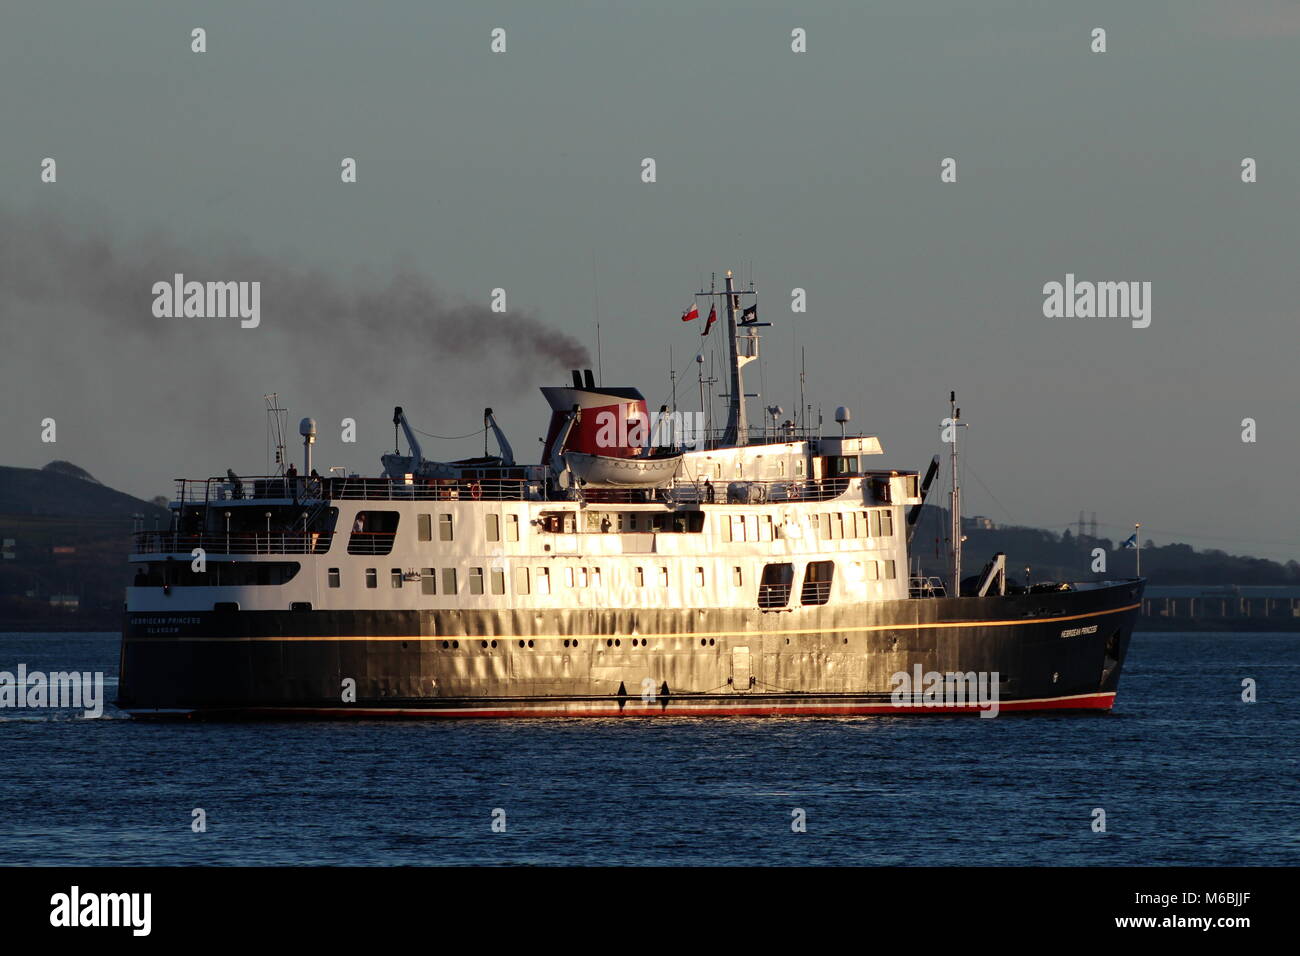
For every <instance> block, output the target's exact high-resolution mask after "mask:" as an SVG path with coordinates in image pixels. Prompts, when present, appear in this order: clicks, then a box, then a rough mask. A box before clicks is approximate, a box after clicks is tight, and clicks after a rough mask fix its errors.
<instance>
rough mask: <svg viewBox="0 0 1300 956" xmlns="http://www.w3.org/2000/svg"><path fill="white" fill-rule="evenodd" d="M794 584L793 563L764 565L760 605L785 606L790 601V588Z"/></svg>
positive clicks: (769, 606)
mask: <svg viewBox="0 0 1300 956" xmlns="http://www.w3.org/2000/svg"><path fill="white" fill-rule="evenodd" d="M793 584H794V565H793V564H768V565H764V567H763V577H762V579H761V580H760V581H759V583H758V606H759V607H762V608H776V607H785V606H786V605H787V604H789V603H790V588H791V587H792V586H793Z"/></svg>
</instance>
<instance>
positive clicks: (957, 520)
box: [948, 391, 966, 597]
mask: <svg viewBox="0 0 1300 956" xmlns="http://www.w3.org/2000/svg"><path fill="white" fill-rule="evenodd" d="M948 422H949V427H951V428H952V455H951V460H952V465H951V467H952V512H951V514H950V515H949V517H950V518H951V519H952V531H951V532H950V533H951V534H952V593H953V596H954V597H961V477H960V475H959V473H958V469H957V429H958V428H965V427H966V425H965V423H963V422H962V420H961V409H960V408H958V407H957V393H956V392H955V391H951V392H949V393H948Z"/></svg>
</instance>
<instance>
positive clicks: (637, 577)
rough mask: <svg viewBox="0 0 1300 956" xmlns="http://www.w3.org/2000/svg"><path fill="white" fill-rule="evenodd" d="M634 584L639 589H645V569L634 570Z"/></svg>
mask: <svg viewBox="0 0 1300 956" xmlns="http://www.w3.org/2000/svg"><path fill="white" fill-rule="evenodd" d="M632 583H633V584H635V585H636V586H637V587H639V588H643V587H645V568H633V569H632Z"/></svg>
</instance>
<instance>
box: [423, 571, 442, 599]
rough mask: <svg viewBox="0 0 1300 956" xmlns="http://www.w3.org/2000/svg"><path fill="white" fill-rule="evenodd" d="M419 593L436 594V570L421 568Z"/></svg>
mask: <svg viewBox="0 0 1300 956" xmlns="http://www.w3.org/2000/svg"><path fill="white" fill-rule="evenodd" d="M420 593H421V594H437V593H438V571H437V569H436V568H423V569H421V571H420Z"/></svg>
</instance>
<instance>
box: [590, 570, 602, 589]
mask: <svg viewBox="0 0 1300 956" xmlns="http://www.w3.org/2000/svg"><path fill="white" fill-rule="evenodd" d="M591 586H592V587H594V588H598V587H600V568H592V569H591Z"/></svg>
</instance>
